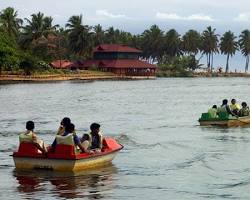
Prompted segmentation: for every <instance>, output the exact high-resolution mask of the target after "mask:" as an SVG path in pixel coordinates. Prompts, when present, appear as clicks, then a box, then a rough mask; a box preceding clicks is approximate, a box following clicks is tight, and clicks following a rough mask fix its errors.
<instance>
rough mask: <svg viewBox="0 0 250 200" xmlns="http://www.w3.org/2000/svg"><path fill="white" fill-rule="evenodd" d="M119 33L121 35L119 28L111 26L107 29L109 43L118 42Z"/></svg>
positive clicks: (106, 35) (106, 36)
mask: <svg viewBox="0 0 250 200" xmlns="http://www.w3.org/2000/svg"><path fill="white" fill-rule="evenodd" d="M119 35H120V31H119V30H118V29H114V27H113V26H111V27H109V28H108V29H107V30H106V31H105V38H106V39H105V40H106V43H108V44H115V43H118V40H119Z"/></svg>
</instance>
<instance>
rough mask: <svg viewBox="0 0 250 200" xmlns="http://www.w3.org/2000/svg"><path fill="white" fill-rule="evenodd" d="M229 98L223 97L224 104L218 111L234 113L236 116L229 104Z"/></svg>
mask: <svg viewBox="0 0 250 200" xmlns="http://www.w3.org/2000/svg"><path fill="white" fill-rule="evenodd" d="M227 103H228V100H227V99H223V101H222V105H221V106H220V107H219V108H218V113H227V114H229V115H233V116H236V115H235V114H234V113H233V112H232V111H231V109H230V107H229V106H228V104H227Z"/></svg>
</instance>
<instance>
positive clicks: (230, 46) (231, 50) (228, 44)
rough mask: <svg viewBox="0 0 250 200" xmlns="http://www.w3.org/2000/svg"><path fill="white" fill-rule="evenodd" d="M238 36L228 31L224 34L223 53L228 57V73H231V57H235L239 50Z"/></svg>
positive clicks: (221, 46) (221, 44)
mask: <svg viewBox="0 0 250 200" xmlns="http://www.w3.org/2000/svg"><path fill="white" fill-rule="evenodd" d="M235 39H236V36H234V34H233V33H232V32H231V31H227V32H225V33H224V34H223V36H222V37H221V41H220V50H221V53H223V54H225V55H227V62H226V73H228V71H229V57H230V56H233V55H234V54H235V52H236V50H237V47H238V44H237V42H236V40H235Z"/></svg>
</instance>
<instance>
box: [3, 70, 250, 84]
mask: <svg viewBox="0 0 250 200" xmlns="http://www.w3.org/2000/svg"><path fill="white" fill-rule="evenodd" d="M181 77H183V78H185V76H179V77H178V78H181ZM187 77H189V78H214V77H218V78H220V77H223V78H224V77H228V78H230V77H243V78H247V77H250V74H248V73H235V72H231V73H217V72H214V73H212V74H211V73H208V72H195V73H193V75H192V76H187ZM156 78H177V77H176V76H166V77H157V76H117V75H115V74H107V75H105V74H88V75H86V74H49V75H48V74H47V75H31V76H25V75H6V74H5V75H3V74H2V75H0V83H6V82H7V83H18V82H59V81H98V80H152V79H156Z"/></svg>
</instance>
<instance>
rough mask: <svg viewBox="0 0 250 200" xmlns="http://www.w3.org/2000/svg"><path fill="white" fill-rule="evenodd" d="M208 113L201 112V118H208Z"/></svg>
mask: <svg viewBox="0 0 250 200" xmlns="http://www.w3.org/2000/svg"><path fill="white" fill-rule="evenodd" d="M210 118H211V117H210V114H209V113H202V114H201V120H208V119H210Z"/></svg>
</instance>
